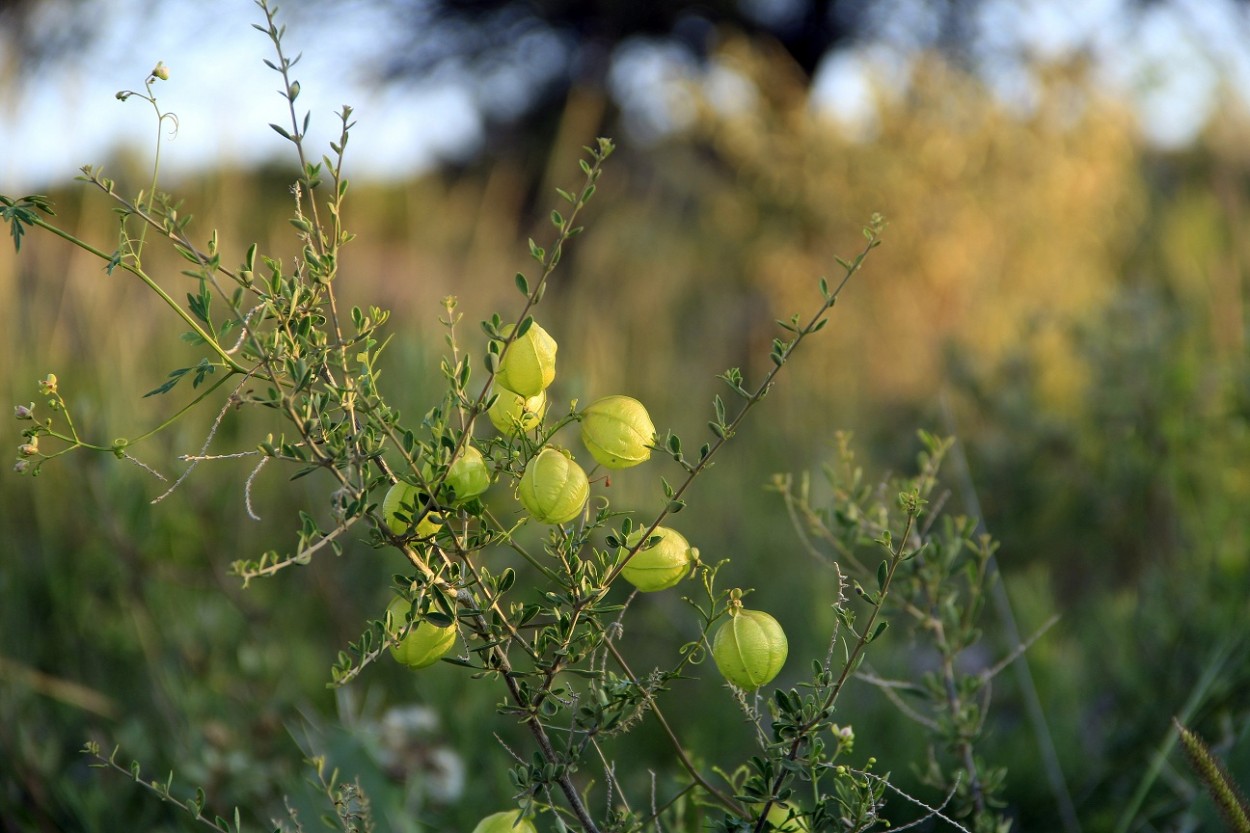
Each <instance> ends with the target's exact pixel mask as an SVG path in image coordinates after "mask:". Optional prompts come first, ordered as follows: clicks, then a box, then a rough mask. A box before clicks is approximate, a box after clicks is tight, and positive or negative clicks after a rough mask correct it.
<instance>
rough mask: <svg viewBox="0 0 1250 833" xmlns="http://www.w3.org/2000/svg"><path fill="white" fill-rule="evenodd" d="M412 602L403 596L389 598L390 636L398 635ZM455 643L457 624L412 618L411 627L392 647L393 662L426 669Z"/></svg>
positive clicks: (387, 609)
mask: <svg viewBox="0 0 1250 833" xmlns="http://www.w3.org/2000/svg"><path fill="white" fill-rule="evenodd" d="M411 607H412V606H411V604H410V603H409V602H408V601H407V600H406V599H404V598H403V597H402V596H396V597H395V598H394V599H391V603H390V605H388V606H387V608H386V611H387V613H389V614H391V635H392V636H394V635H396V634H398V633H399V632H400V631H401V630H403V628H404V623H405V621H406V620H407V617H408V611H409V610H411ZM455 644H456V626H455V625H454V624H451V625H447V626H446V627H442V628H440V627H439V626H438V625H435V624H433V623H432V622H428V621H426V620H424V619H421V620H417V621H414V622H413V624H412V628H410V629H409V631H408V633H407V634H406V635H405V636H404V638H403V639H401V640H400V641H399V644H398V645H392V646H391V656H393V657H394V658H395V660H396V662H399V663H401V664H402V665H406V666H408V667H409V668H425V667H426V666H427V665H433V664H434V663H436V662H438V660H439V658H440V657H441V656H443V655H444V654H446V653H447V652H448V651H450V650H451V648H452V646H453V645H455Z"/></svg>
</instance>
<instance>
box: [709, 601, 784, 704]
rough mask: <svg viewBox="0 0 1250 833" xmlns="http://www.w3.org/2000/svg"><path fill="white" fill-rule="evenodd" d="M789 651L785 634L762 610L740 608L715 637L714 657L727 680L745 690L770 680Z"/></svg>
mask: <svg viewBox="0 0 1250 833" xmlns="http://www.w3.org/2000/svg"><path fill="white" fill-rule="evenodd" d="M789 651H790V646H789V643H787V642H786V633H785V631H783V630H782V629H781V625H780V624H779V623H778V622H777V620H776V619H774V618H773V617H771V616H769V615H768V614H767V613H765V612H764V611H762V610H747V609H746V608H742V607H738V608H736V609H735V610H732V611H731V612H730V617H729V621H728V622H725V623H724V624H723V625H721V626H720V629H719V630H718V631H716V635H715V636H714V637H713V638H712V659H713V660H714V661H715V662H716V668H717V669H718V670H719V671H720V673H721V675H722V676H724V678H725V679H726V680H729V682H731V683H733V684H734V685H736V686H737V687H738V688H741V689H745V690H746V691H754V690H755V689H757V688H759V687H760V686H762V685H764V684H766V683H768V682H771V681H772V679H773V677H776V676H777V673H778V672H779V671H781V666H783V665H785V662H786V655H787V654H788V653H789Z"/></svg>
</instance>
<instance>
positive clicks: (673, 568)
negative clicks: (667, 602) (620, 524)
mask: <svg viewBox="0 0 1250 833" xmlns="http://www.w3.org/2000/svg"><path fill="white" fill-rule="evenodd" d="M644 532H646V530H645V529H635V530H634V531H633V532H631V533H630V534H629V537H627V538H626V539H625V547H626V548H627V549H628V548H631V547H633V546H635V545H636V544H637V543H638V542H639V541H640V540H642V534H643V533H644ZM656 536H659V539H660V541H659V543H657V544H656V545H655V546H653V547H651V548H650V549H642V550H639V551H638V552H636V553H634V557H633V558H631V559H629V563H627V564H626V565H625V566H624V567H623V568H622V569H621V575H622V576H623V577H624V578H625V580H626V581H628V582H629V583H630V584H632V585H634V586H635V587H637V588H638V589H639V590H641V591H642V592H644V593H652V592H654V591H656V590H667V589H668V588H670V587H672V586H673V585H675V584H677V583H678V582H679V581H681V580H682V579H683V578H685V577H686V576H687V575H688V574H689V573H690V565H691V564H693V563H694V561H695V558H696V557H697V555H698V550H695V549H692V548H691V546H690V543H689V542H688V541H687V540H686V538H685V536H683V535H682V534H681V533H680V532H678V531H676V530H674V529H669V528H668V527H666V526H657V527H656V528H655V531H654V532H652V533H651V536H650V537H656Z"/></svg>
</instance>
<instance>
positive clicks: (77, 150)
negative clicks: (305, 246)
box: [0, 0, 1250, 193]
mask: <svg viewBox="0 0 1250 833" xmlns="http://www.w3.org/2000/svg"><path fill="white" fill-rule="evenodd" d="M91 2H93V3H94V5H95V6H96V7H98V8H97V9H96V10H95V11H88V12H86V13H87V14H88V15H92V16H93V18H94V19H97V20H100V21H101V23H100V27H99V37H98V38H97V40H96V42H95V43H93V44H92V45H91V46H90V47H89V49H88V51H87V53H86V54H83V55H81V56H77V57H74V58H68V57H67V58H65V59H64V60H61V61H57V62H54V63H53V64H52V65H50V66H48V67H47V68H45V69H44V70H43V71H41V72H40V73H39V75H38V77H36V78H34V79H33V80H32V82H31V83H29V84H27V85H25V86H24V87H22V88H9V89H5V90H0V148H4V150H5V152H4V153H3V154H0V191H3V192H7V193H15V192H22V191H26V190H33V189H37V188H40V187H45V186H46V185H47V184H48V183H50V182H52V181H55V180H57V179H61V178H68V177H70V176H72V175H73V174H74V173H75V172H76V171H77V168H78V167H80V166H81V165H83V164H87V163H102V162H104V161H106V160H107V158H108V157H109V155H110V153H111V152H112V151H113V150H115V149H116V148H118V147H120V146H123V145H131V146H133V147H135V148H136V149H137V150H138V151H140V152H145V153H146V152H150V149H151V147H152V144H153V134H154V131H155V123H154V119H153V116H152V113H151V111H150V109H149V108H148V106H147V105H146V104H145V103H144V102H141V101H138V100H135V99H132V100H130V101H129V102H126V103H122V102H119V101H117V100H116V99H115V97H114V94H115V93H116V92H117V91H118V90H120V89H126V88H129V89H135V88H141V86H142V83H143V80H144V78H145V77H146V75H147V73H148V72H149V71H150V70H151V68H152V67H153V66H154V65H155V64H156V62H157V61H158V60H159V61H163V62H164V63H165V64H166V65H168V67H169V68H170V71H171V73H172V75H171V78H170V80H169V81H167V82H163V83H159V84H158V85H157V88H156V92H157V94H158V97H159V98H160V100H161V103H162V105H163V107H164V108H165V109H168V110H172V111H174V112H175V113H177V115H178V117H179V119H180V130H179V132H178V135H177V136H176V138H175V139H174V140H173V141H172V142H167V144H166V145H165V148H164V151H163V152H164V161H165V164H166V166H167V167H168V169H170V170H175V171H176V170H193V169H195V168H197V167H202V166H205V165H211V164H214V163H215V162H217V161H226V162H240V163H253V162H256V161H259V160H262V159H265V158H266V157H273V156H279V155H281V154H284V153H286V152H287V148H286V146H285V143H284V142H282V141H281V140H280V139H279V138H278V137H277V136H276V135H275V134H274V133H273V132H272V131H271V130H270V129H269V128H268V126H267V125H268V123H269V122H271V121H279V122H285V121H286V117H285V115H284V110H283V106H284V102H283V100H282V99H281V98H280V97H279V96H278V95H277V94H276V92H275V90H276V89H277V81H278V78H277V76H276V75H275V74H274V73H273V72H272V71H270V70H269V69H267V68H266V67H265V66H264V65H263V63H262V59H263V58H269V57H272V55H271V50H270V47H269V44H268V40H267V39H266V38H265V37H264V36H263V35H262V34H261V33H259V32H257V31H255V30H254V29H252V28H251V26H250V25H249V24H251V23H254V22H258V21H259V11H258V10H257V9H256V8H255V6H254V5H253V4H252V3H251V2H247V1H245V0H229V2H220V3H201V2H191V1H190V0H167V2H164V3H160V4H147V5H146V8H149V9H150V10H151V16H149V17H143V16H140V15H137V14H135V13H134V12H131V13H127V12H126V11H125V10H126V9H127V7H132V6H136V5H138V4H134V3H133V2H132V0H111V1H110V0H91ZM880 3H881V5H882V6H883V7H889V14H888V15H886V24H885V25H883V26H882V27H880V32H879V34H880V38H881V40H880V41H879V42H878V43H875V44H866V45H864V46H860V47H857V48H855V49H853V50H849V51H843V52H840V53H838V54H836V55H831V56H830V57H829V58H828V59H827V60H826V62H825V65H824V66H822V67H821V69H820V71H819V72H818V75H817V79H816V90H817V92H818V97H819V102H820V104H819V106H821V107H822V108H824V109H826V110H828V111H829V112H831V113H833V114H834V115H835V116H837V117H838V118H840V119H842V120H843V121H844V122H845V123H846V124H847V125H848V127H850V128H851V129H853V130H858V131H860V132H862V133H863V134H864V135H871V122H872V118H871V105H870V96H869V94H868V89H869V85H868V82H867V80H866V79H867V78H868V77H875V78H878V79H881V78H884V79H889V78H890V77H892V76H893V77H899V78H901V77H905V71H904V70H905V67H906V64H907V60H908V55H909V53H910V51H911V50H912V49H913V48H914V47H915V45H916V44H917V43H923V42H924V38H925V35H926V29H925V26H926V25H927V24H926V21H927V12H926V5H925V3H924V1H923V0H880ZM1125 5H1126V0H1089V1H1088V2H1083V1H1082V0H987V2H985V3H984V5H983V11H982V13H981V19H980V28H981V32H982V35H983V37H982V39H981V40H980V41H978V45H977V50H976V52H975V56H976V59H977V60H978V62H979V63H980V64H981V66H982V67H983V69H984V71H985V75H986V76H987V78H989V79H991V85H992V87H993V88H994V89H995V91H996V93H997V94H998V95H999V96H1000V97H1002V98H1003V100H1004V101H1007V102H1009V103H1010V104H1011V105H1012V106H1014V107H1019V108H1021V109H1023V110H1027V108H1028V106H1029V103H1030V101H1031V98H1032V95H1033V90H1032V81H1031V79H1030V77H1029V75H1028V72H1027V68H1026V66H1025V65H1024V63H1023V62H1021V61H1020V60H1019V56H1020V55H1021V54H1032V55H1035V56H1038V57H1041V58H1043V59H1053V58H1058V57H1062V56H1064V55H1066V54H1070V53H1072V52H1073V51H1075V50H1084V51H1087V52H1088V53H1089V54H1090V55H1091V56H1092V57H1093V62H1094V66H1095V71H1096V73H1097V77H1098V78H1099V80H1100V81H1101V82H1102V83H1103V84H1104V85H1105V87H1106V89H1107V90H1109V91H1110V92H1112V93H1113V94H1115V95H1117V96H1119V97H1122V98H1124V99H1126V100H1128V101H1131V102H1132V103H1133V105H1134V107H1135V110H1136V112H1137V113H1138V115H1139V118H1140V121H1141V124H1142V128H1143V132H1144V134H1145V135H1146V136H1147V137H1148V138H1149V140H1150V141H1152V142H1154V143H1156V144H1160V145H1163V146H1175V145H1179V144H1183V143H1184V142H1187V141H1189V140H1190V139H1191V138H1192V137H1193V136H1194V135H1195V133H1196V132H1197V131H1198V130H1199V129H1200V128H1201V126H1202V124H1203V123H1204V121H1205V120H1206V118H1207V116H1208V115H1209V113H1210V112H1211V111H1212V109H1213V108H1214V107H1216V106H1220V98H1219V93H1220V90H1221V89H1222V88H1224V89H1228V90H1232V91H1234V94H1235V97H1236V99H1237V100H1239V101H1240V102H1241V103H1242V105H1241V106H1244V102H1245V100H1246V97H1247V91H1250V25H1248V23H1247V17H1246V14H1245V12H1243V11H1242V10H1241V9H1242V7H1241V6H1234V5H1233V4H1231V3H1227V2H1223V1H1222V0H1172V2H1171V3H1169V4H1161V5H1155V6H1153V7H1151V8H1150V9H1149V10H1148V11H1146V12H1145V13H1144V17H1142V18H1141V19H1140V21H1139V22H1138V23H1137V24H1136V25H1132V26H1130V24H1129V18H1128V17H1127V16H1126V15H1125V14H1124V13H1123V9H1124V6H1125ZM56 7H57V6H56V4H50V5H49V6H48V7H47V8H48V10H49V14H52V13H54V12H55V9H56ZM328 8H333V9H335V14H334V20H332V21H326V22H324V23H323V22H322V21H320V20H318V19H316V18H313V17H312V16H311V15H300V14H295V15H287V16H285V18H286V21H287V23H288V25H289V28H288V36H287V47H288V49H289V50H290V51H291V52H299V51H302V52H303V53H304V56H305V57H304V59H303V62H302V63H301V64H300V65H299V66H298V67H297V68H296V72H295V75H296V77H298V78H299V79H300V81H301V84H302V90H303V92H302V94H301V96H300V99H299V102H298V104H299V106H300V107H301V111H302V110H304V109H307V110H311V111H312V114H313V122H312V124H313V129H312V134H313V135H312V140H313V142H314V146H315V147H317V148H325V147H326V145H327V143H328V142H329V141H330V139H332V138H334V137H335V136H336V135H337V133H336V130H335V127H336V120H335V118H334V115H333V114H334V111H336V110H337V109H338V108H339V107H340V106H341V105H342V104H344V103H348V104H351V105H352V106H353V108H354V109H355V111H356V119H357V122H358V127H357V129H356V131H355V132H354V134H353V137H352V142H351V145H350V146H349V165H350V169H351V171H352V174H353V176H355V177H357V178H360V177H372V176H394V175H405V174H409V173H412V172H416V171H420V170H423V169H427V168H429V167H431V166H432V165H434V164H436V163H437V161H438V160H440V159H447V158H453V159H454V158H458V157H467V156H469V155H471V154H472V153H473V151H474V150H475V149H476V147H477V146H478V144H479V142H480V140H481V136H482V130H483V123H482V120H481V118H480V116H479V113H478V110H477V103H478V102H479V101H481V100H483V99H485V98H495V99H498V98H499V97H500V96H501V95H502V96H503V97H505V98H507V97H509V96H513V95H516V94H518V93H520V92H522V91H519V90H511V89H509V87H510V85H509V84H508V83H506V81H507V79H506V78H497V79H495V82H494V84H495V88H493V90H492V91H491V92H489V93H485V92H484V91H481V90H478V91H475V90H474V89H473V88H472V86H471V85H470V82H469V81H468V80H467V79H463V78H459V77H457V76H456V75H455V74H454V73H447V72H444V73H440V74H439V76H438V77H437V79H435V80H431V81H430V82H428V83H421V84H418V83H415V82H412V83H406V84H397V85H393V86H387V87H377V86H376V85H372V84H370V82H369V76H370V73H369V69H370V68H371V67H372V66H374V65H376V64H377V63H379V62H380V61H381V60H382V59H383V58H384V57H385V55H386V53H387V52H388V51H389V50H393V49H397V48H399V46H398V43H399V41H398V39H397V34H398V33H396V32H395V30H394V29H393V27H390V26H388V24H387V21H386V20H385V19H383V18H382V17H381V16H380V15H379V13H377V12H376V11H375V10H373V7H372V6H370V4H368V3H365V2H351V0H344V2H341V3H339V4H338V5H336V6H332V7H328ZM48 24H49V25H52V26H55V25H57V23H56V20H55V17H54V15H53V16H52V17H51V18H50V19H49V21H48ZM677 80H680V81H683V82H689V81H691V80H696V81H699V82H702V83H705V84H707V85H708V87H709V89H710V90H711V91H712V92H713V93H714V94H715V95H716V96H718V97H720V98H721V100H723V101H724V102H725V103H726V104H727V105H728V106H733V102H734V101H735V100H737V101H745V100H748V99H749V96H750V89H749V86H748V85H745V84H744V83H743V82H742V79H739V78H735V77H734V76H733V75H732V73H728V72H726V71H725V70H724V68H715V67H714V68H712V69H711V70H710V71H707V72H705V71H704V70H702V69H700V68H698V67H696V66H695V65H694V64H693V62H692V61H691V60H690V59H689V58H688V57H686V56H684V55H683V54H682V53H681V52H680V51H679V50H676V49H673V48H666V47H664V46H663V45H659V44H657V43H655V42H648V41H636V42H633V43H629V44H626V45H625V46H624V47H623V48H622V49H621V50H620V51H619V53H618V56H617V60H616V62H615V65H614V67H613V71H612V73H611V75H610V85H611V89H612V91H613V94H614V95H616V96H617V99H618V101H619V102H620V103H621V104H622V106H623V107H624V109H625V111H626V113H627V114H628V115H629V116H630V118H631V122H630V124H631V126H632V129H631V133H633V134H634V138H636V139H639V140H644V141H645V140H646V139H648V138H652V137H655V136H658V135H662V134H663V133H664V132H666V131H667V130H670V129H673V128H674V127H680V126H681V124H682V122H683V119H684V116H683V109H682V107H681V103H680V99H679V98H678V99H673V98H672V97H671V96H666V95H657V94H656V93H657V90H660V89H663V88H664V86H665V84H666V82H668V81H677ZM511 86H515V85H511Z"/></svg>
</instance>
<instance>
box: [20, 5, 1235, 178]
mask: <svg viewBox="0 0 1250 833" xmlns="http://www.w3.org/2000/svg"><path fill="white" fill-rule="evenodd" d="M184 2H185V0H184ZM1224 4H1232V5H1233V6H1237V7H1240V10H1244V9H1245V8H1246V6H1247V0H1222V2H1221V3H1220V4H1218V5H1224ZM117 5H118V4H115V3H114V4H104V3H101V2H99V0H0V77H5V78H8V79H15V78H16V79H19V80H21V79H23V78H26V79H28V78H30V77H31V76H32V75H33V74H34V73H36V72H38V71H39V69H40V67H42V66H45V65H46V63H47V62H49V61H60V60H66V59H68V58H72V56H73V55H74V54H75V53H77V52H80V51H81V50H82V47H83V45H84V44H85V43H88V42H89V41H90V40H91V38H93V37H95V36H96V34H95V33H96V31H97V29H98V25H97V24H98V21H99V20H100V19H101V16H102V15H103V14H105V13H106V12H107V13H108V14H117V13H119V11H120V10H119V9H118V8H117ZM1052 5H1053V8H1050V7H1048V6H1047V4H1046V3H1035V4H1025V3H1015V2H1003V0H876V2H870V0H672V1H671V2H670V1H669V0H663V1H660V0H647V2H626V1H625V0H587V1H586V2H581V0H354V2H351V3H346V4H345V3H341V2H336V3H329V2H327V0H305V2H303V3H300V4H299V6H298V7H297V8H292V9H291V10H290V12H291V13H292V14H293V15H294V16H302V15H307V16H315V15H321V14H324V13H326V12H327V10H328V9H332V10H333V13H334V15H335V16H336V19H348V18H349V17H350V15H351V14H352V13H353V11H354V10H363V9H372V10H378V9H380V10H382V11H383V13H384V14H386V15H387V16H388V17H389V18H390V19H392V20H393V21H394V23H395V26H394V31H393V32H390V33H389V34H392V35H397V36H398V38H399V43H400V44H401V46H400V47H399V48H395V49H392V50H390V51H389V52H387V53H386V54H383V55H375V56H370V61H371V62H372V66H370V67H368V68H366V72H368V73H370V74H372V75H373V76H374V77H375V78H376V79H377V80H378V81H379V82H382V83H400V84H406V83H411V82H413V81H414V80H420V79H428V78H432V77H440V76H441V77H447V76H455V77H459V78H463V79H469V80H470V81H471V85H472V86H473V88H474V90H475V92H476V94H477V105H478V107H479V109H480V111H481V113H482V115H483V116H484V118H485V119H486V120H487V122H488V123H489V124H490V126H491V128H492V129H491V130H490V131H488V132H489V135H490V136H491V141H490V142H489V143H488V144H487V145H486V146H485V151H486V153H487V155H489V156H498V155H505V156H513V157H518V156H521V157H528V158H530V159H535V160H536V161H539V162H541V159H542V158H543V155H544V151H545V150H546V149H548V148H549V147H550V146H551V143H552V141H553V137H554V136H555V135H556V134H557V131H558V130H559V123H560V119H561V117H562V114H564V113H566V112H567V111H568V106H567V105H568V104H569V102H570V99H571V98H576V97H577V96H578V95H579V94H580V93H583V92H585V91H593V92H594V93H595V94H596V98H598V99H599V102H598V103H599V105H600V106H598V107H592V108H590V109H591V110H593V111H596V112H595V113H594V114H592V115H589V116H588V118H591V119H593V120H597V122H598V124H597V125H596V127H597V129H596V130H594V131H592V133H601V132H605V128H607V127H608V126H609V125H612V124H613V122H614V118H615V115H616V113H615V112H614V107H615V105H617V104H619V101H617V100H616V99H617V98H619V96H613V95H611V94H608V95H603V93H612V92H613V91H612V89H611V86H612V83H611V78H610V75H611V70H612V68H613V66H614V64H615V63H618V62H619V59H620V58H621V56H622V55H623V54H624V53H625V52H626V51H628V50H630V49H638V48H648V47H649V48H654V49H661V50H666V51H668V52H669V54H670V55H676V56H679V57H680V59H681V60H685V61H690V62H693V63H694V64H702V63H703V62H705V61H706V59H707V58H708V57H709V56H710V55H713V54H714V53H715V51H716V49H717V46H718V44H719V43H720V42H721V41H722V40H723V39H724V37H726V36H727V35H728V36H730V37H737V36H740V35H745V36H746V37H748V38H749V39H751V40H756V41H769V42H772V43H775V44H777V45H778V46H779V47H780V50H781V52H783V53H784V54H785V55H787V56H788V57H789V59H790V60H791V61H792V62H793V65H794V66H795V67H797V68H798V70H800V75H801V77H802V78H803V79H804V80H805V82H806V83H810V82H811V81H812V80H813V79H814V78H815V76H816V74H817V71H818V70H819V68H820V66H821V64H822V61H824V60H825V59H826V58H827V57H828V55H829V54H830V53H831V51H832V50H837V49H839V48H844V47H851V46H863V45H881V46H885V47H887V48H890V49H893V50H896V51H900V52H903V53H906V54H917V53H921V52H937V53H940V54H941V55H942V56H943V57H944V58H945V59H946V60H947V61H949V62H950V63H952V64H953V65H955V66H957V67H959V68H961V69H965V70H970V71H972V72H974V73H975V74H980V75H982V76H986V75H992V74H994V73H995V72H998V71H1000V70H1001V67H1002V66H1003V65H1004V62H1008V63H1013V62H1014V63H1017V64H1019V63H1024V64H1026V65H1028V64H1033V63H1036V57H1037V56H1036V55H1034V54H1033V51H1034V50H1035V48H1036V47H1035V46H1034V45H1031V43H1030V42H1029V39H1028V38H1027V37H1025V36H1024V34H1026V33H1022V32H1019V31H1006V30H1012V29H1013V28H1014V29H1015V30H1024V29H1029V28H1037V21H1038V19H1041V18H1045V19H1048V20H1050V22H1051V23H1053V22H1054V21H1056V20H1058V21H1060V22H1062V21H1065V20H1067V21H1069V22H1071V21H1072V20H1075V18H1074V16H1073V12H1072V11H1071V10H1070V9H1068V10H1065V9H1064V8H1062V7H1063V6H1064V5H1065V4H1063V3H1054V4H1052ZM1185 5H1186V4H1185V3H1184V2H1181V0H1119V1H1118V3H1117V4H1114V5H1113V6H1112V7H1111V8H1110V9H1109V10H1108V11H1105V12H1103V13H1100V16H1096V17H1095V18H1093V19H1097V20H1103V21H1105V20H1110V19H1115V20H1116V22H1117V23H1118V24H1119V25H1122V26H1124V27H1125V28H1126V29H1127V30H1129V31H1135V30H1137V29H1138V28H1140V26H1141V24H1142V21H1143V19H1144V17H1145V15H1146V14H1147V13H1148V12H1150V11H1154V10H1158V9H1159V8H1167V7H1174V8H1176V9H1177V14H1176V18H1177V19H1178V20H1182V21H1187V20H1189V19H1190V18H1191V17H1192V15H1189V14H1188V13H1187V12H1185V10H1184V6H1185ZM1212 5H1217V4H1214V3H1213V4H1212ZM155 7H156V4H154V3H153V2H152V0H131V3H130V7H129V8H128V9H126V11H125V13H126V14H127V15H128V16H131V17H143V16H147V15H149V14H151V13H152V12H153V11H154V9H155ZM163 8H167V4H165V5H163ZM292 19H294V17H293V18H292ZM1089 28H1091V29H1093V28H1097V27H1089ZM1188 34H1189V35H1191V36H1192V39H1195V40H1197V41H1202V39H1203V33H1202V30H1201V26H1200V25H1198V24H1197V23H1195V24H1194V29H1193V31H1192V32H1189V33H1188ZM1096 39H1097V32H1095V31H1092V30H1091V31H1087V32H1079V33H1078V34H1077V35H1076V36H1075V38H1074V42H1073V43H1071V44H1070V45H1069V47H1068V53H1069V55H1071V54H1073V53H1077V54H1079V53H1081V52H1082V51H1094V50H1096V49H1097V48H1098V47H1097V44H1096ZM1015 53H1019V54H1015ZM1061 57H1062V56H1061ZM634 81H635V82H636V81H637V80H636V79H634ZM611 132H612V133H613V134H614V135H616V134H617V133H618V132H619V131H616V130H612V131H611Z"/></svg>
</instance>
